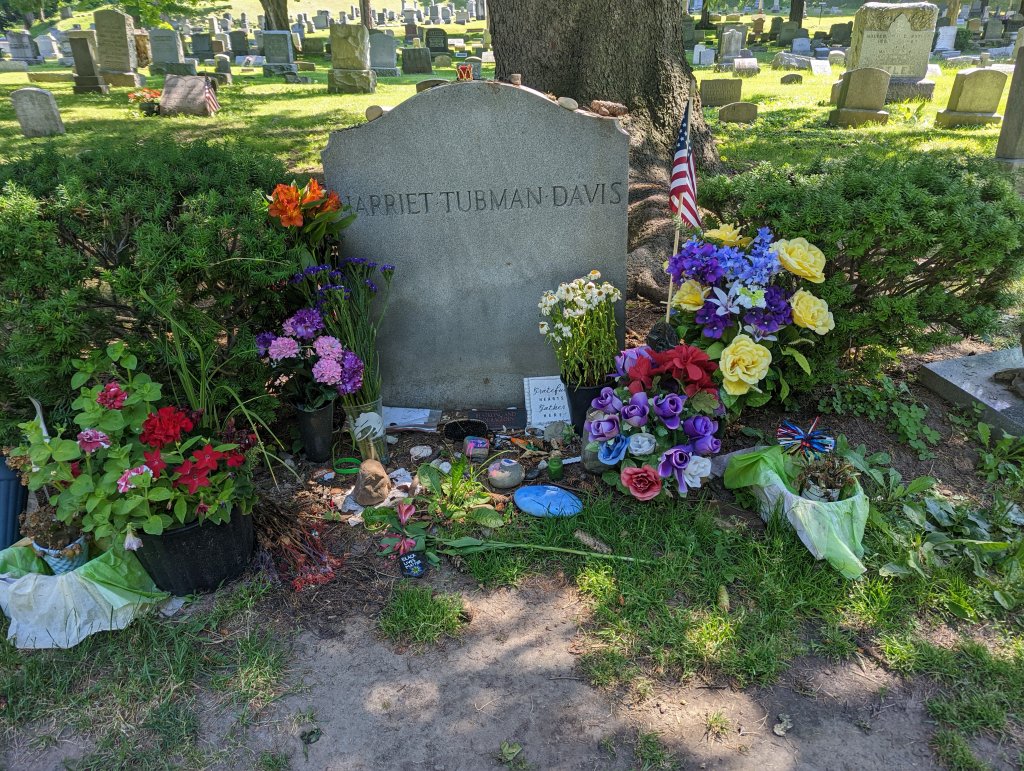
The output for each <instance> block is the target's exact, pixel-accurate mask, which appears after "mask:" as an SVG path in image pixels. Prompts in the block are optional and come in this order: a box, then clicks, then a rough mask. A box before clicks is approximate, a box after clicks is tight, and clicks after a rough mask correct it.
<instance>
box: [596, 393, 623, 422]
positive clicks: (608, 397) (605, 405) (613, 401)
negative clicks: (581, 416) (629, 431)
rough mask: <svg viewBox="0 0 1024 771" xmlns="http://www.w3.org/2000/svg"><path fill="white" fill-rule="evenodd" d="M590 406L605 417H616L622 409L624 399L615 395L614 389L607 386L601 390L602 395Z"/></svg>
mask: <svg viewBox="0 0 1024 771" xmlns="http://www.w3.org/2000/svg"><path fill="white" fill-rule="evenodd" d="M590 406H591V407H593V408H594V409H595V410H601V412H603V413H604V414H605V415H616V414H618V412H619V410H621V409H622V399H620V398H619V397H618V396H616V395H615V391H614V390H613V389H611V388H609V387H608V386H605V387H604V388H602V389H601V395H600V396H598V397H597V398H595V399H594V400H593V401H592V402H590Z"/></svg>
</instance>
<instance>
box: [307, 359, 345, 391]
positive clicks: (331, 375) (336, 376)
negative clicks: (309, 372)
mask: <svg viewBox="0 0 1024 771" xmlns="http://www.w3.org/2000/svg"><path fill="white" fill-rule="evenodd" d="M313 379H314V380H316V382H318V383H323V384H324V385H337V384H338V383H340V382H341V365H340V364H339V363H338V362H337V361H335V360H334V359H320V361H318V362H317V363H316V364H314V365H313Z"/></svg>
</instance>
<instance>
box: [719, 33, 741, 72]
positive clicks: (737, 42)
mask: <svg viewBox="0 0 1024 771" xmlns="http://www.w3.org/2000/svg"><path fill="white" fill-rule="evenodd" d="M742 47H743V36H742V35H741V34H740V33H739V31H738V30H734V29H727V30H725V32H723V33H722V37H721V47H720V48H719V49H718V63H719V65H721V66H723V67H728V66H730V65H731V64H732V63H733V61H734V60H735V59H736V57H737V56H739V55H740V49H741V48H742Z"/></svg>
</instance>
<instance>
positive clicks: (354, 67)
mask: <svg viewBox="0 0 1024 771" xmlns="http://www.w3.org/2000/svg"><path fill="white" fill-rule="evenodd" d="M374 37H382V38H385V39H386V40H390V41H391V42H392V43H393V42H394V39H393V38H389V37H387V36H386V35H382V34H377V35H375V36H374ZM396 74H397V73H396ZM376 90H377V73H376V72H374V71H373V70H372V69H370V34H369V32H367V30H366V27H364V26H363V25H362V24H335V25H333V26H332V27H331V71H330V72H329V73H328V74H327V93H329V94H372V93H373V92H374V91H376Z"/></svg>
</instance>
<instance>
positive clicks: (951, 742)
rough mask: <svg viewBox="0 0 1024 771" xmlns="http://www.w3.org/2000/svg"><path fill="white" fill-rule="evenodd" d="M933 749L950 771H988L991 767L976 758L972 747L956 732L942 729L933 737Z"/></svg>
mask: <svg viewBox="0 0 1024 771" xmlns="http://www.w3.org/2000/svg"><path fill="white" fill-rule="evenodd" d="M931 745H932V749H933V750H935V754H936V755H937V756H938V758H939V760H941V761H942V764H943V765H944V766H945V767H946V768H948V769H949V771H987V769H988V768H989V765H988V764H987V763H983V762H982V761H980V760H978V759H977V758H976V757H974V753H973V752H971V745H969V744H968V743H967V740H966V739H964V737H963V736H961V735H960V734H958V733H957V732H956V731H950V730H948V729H945V728H943V729H941V730H939V731H936V732H935V736H933V737H932V742H931Z"/></svg>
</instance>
